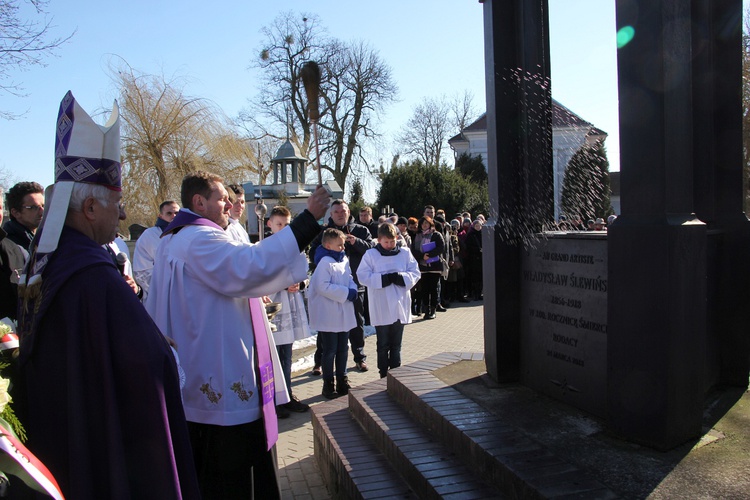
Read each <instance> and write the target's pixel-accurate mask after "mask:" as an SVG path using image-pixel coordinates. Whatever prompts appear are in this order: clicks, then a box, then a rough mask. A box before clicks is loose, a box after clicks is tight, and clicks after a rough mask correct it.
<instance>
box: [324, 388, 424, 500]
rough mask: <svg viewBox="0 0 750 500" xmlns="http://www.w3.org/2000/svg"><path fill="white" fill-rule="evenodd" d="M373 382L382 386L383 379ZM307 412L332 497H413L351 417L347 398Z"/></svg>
mask: <svg viewBox="0 0 750 500" xmlns="http://www.w3.org/2000/svg"><path fill="white" fill-rule="evenodd" d="M376 383H378V384H380V390H383V391H384V390H385V380H383V381H382V382H376ZM311 414H312V415H311V417H312V426H313V437H314V449H315V457H316V459H317V461H318V465H319V467H320V471H321V475H322V476H323V480H324V481H325V483H326V485H327V486H328V491H329V493H330V494H331V496H332V498H340V499H363V500H364V499H368V500H369V499H399V498H400V499H412V498H417V496H416V495H415V494H414V493H413V492H412V491H411V489H410V488H409V486H408V485H407V484H406V483H405V482H404V480H403V479H401V476H400V475H399V474H398V473H397V472H396V471H395V470H394V469H393V468H392V467H391V466H390V465H389V464H388V461H387V460H386V459H385V457H384V456H383V455H382V454H381V453H380V452H379V451H378V450H377V449H376V448H375V446H374V445H373V443H372V442H371V441H370V440H369V439H368V437H367V435H366V434H365V432H364V431H363V430H362V428H361V427H360V426H359V425H358V424H357V422H355V421H354V420H353V419H352V417H351V414H350V413H349V409H348V400H347V398H343V397H342V398H338V399H334V400H332V401H328V402H325V403H321V404H318V405H314V406H312V408H311Z"/></svg>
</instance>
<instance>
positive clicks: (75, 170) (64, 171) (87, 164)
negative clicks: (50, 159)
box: [55, 156, 122, 190]
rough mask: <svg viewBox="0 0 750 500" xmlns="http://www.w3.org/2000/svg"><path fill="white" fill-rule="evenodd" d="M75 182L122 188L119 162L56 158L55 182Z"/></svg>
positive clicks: (74, 157) (71, 157) (75, 157)
mask: <svg viewBox="0 0 750 500" xmlns="http://www.w3.org/2000/svg"><path fill="white" fill-rule="evenodd" d="M58 181H75V182H88V183H90V184H100V185H103V186H108V187H111V188H114V189H117V190H119V189H121V188H122V170H121V168H120V162H117V161H114V160H108V159H106V158H104V159H102V158H81V157H78V156H64V157H58V158H57V160H55V182H58Z"/></svg>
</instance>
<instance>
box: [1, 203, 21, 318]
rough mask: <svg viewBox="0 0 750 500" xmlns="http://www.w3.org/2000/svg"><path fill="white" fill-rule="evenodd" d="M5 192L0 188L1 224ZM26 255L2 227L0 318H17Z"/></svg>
mask: <svg viewBox="0 0 750 500" xmlns="http://www.w3.org/2000/svg"><path fill="white" fill-rule="evenodd" d="M2 195H3V193H2V190H0V224H2V222H3V196H2ZM23 264H24V256H23V252H22V251H21V247H19V246H18V245H17V244H16V243H14V242H13V241H11V240H10V239H9V238H7V234H6V233H5V231H4V230H3V229H0V319H2V318H6V317H8V318H11V319H16V310H17V305H18V279H19V278H20V276H21V273H23Z"/></svg>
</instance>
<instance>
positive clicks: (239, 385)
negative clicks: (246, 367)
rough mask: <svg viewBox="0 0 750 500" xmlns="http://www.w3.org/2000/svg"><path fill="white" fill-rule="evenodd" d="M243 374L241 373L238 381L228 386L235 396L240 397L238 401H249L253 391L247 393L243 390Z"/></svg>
mask: <svg viewBox="0 0 750 500" xmlns="http://www.w3.org/2000/svg"><path fill="white" fill-rule="evenodd" d="M244 379H245V376H244V375H243V376H242V378H241V379H240V381H239V382H235V383H234V384H232V385H231V386H230V387H229V388H230V389H231V390H232V392H234V393H235V394H237V397H238V398H240V401H250V398H251V397H252V395H253V391H250V392H249V393H248V392H247V391H246V390H245V383H244Z"/></svg>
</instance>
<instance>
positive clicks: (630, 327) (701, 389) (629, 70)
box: [607, 0, 747, 449]
mask: <svg viewBox="0 0 750 500" xmlns="http://www.w3.org/2000/svg"><path fill="white" fill-rule="evenodd" d="M709 3H713V4H715V6H714V7H715V9H714V10H713V12H712V9H711V8H709ZM719 4H721V5H719ZM719 12H721V14H723V15H730V17H731V14H732V13H735V14H740V18H739V19H741V1H740V0H726V1H723V2H708V1H704V0H700V1H697V2H693V1H690V0H618V1H617V27H618V30H620V31H621V32H622V31H623V30H628V31H629V32H630V33H632V35H633V38H632V40H631V41H630V42H629V43H627V44H626V45H624V46H623V47H621V48H620V49H619V51H618V74H619V99H620V149H621V158H620V165H621V193H622V214H621V216H620V217H619V218H618V219H617V221H616V222H615V223H614V224H613V225H612V226H611V227H610V229H609V303H608V323H609V338H608V359H607V362H608V391H607V412H608V418H607V421H608V425H609V427H610V429H611V430H612V431H614V432H615V433H617V434H620V435H622V436H624V437H626V438H628V439H631V440H634V441H637V442H641V443H643V444H646V445H649V446H652V447H655V448H657V449H669V448H672V447H674V446H677V445H679V444H681V443H683V442H685V441H687V440H689V439H691V438H694V437H697V436H698V435H700V433H701V422H702V416H703V403H704V397H705V390H706V389H707V388H708V387H709V386H710V385H711V377H710V376H709V371H708V370H707V367H708V366H709V364H710V362H709V360H708V359H707V347H708V346H709V343H708V341H707V339H708V329H707V316H708V313H709V308H708V303H707V297H708V291H709V281H708V278H707V276H708V274H709V264H710V263H709V260H708V259H709V257H710V256H711V257H713V256H715V254H716V253H717V250H712V251H711V252H709V247H708V243H709V238H708V231H707V226H706V224H705V222H704V221H703V220H700V219H699V218H698V217H697V215H696V213H698V215H705V216H707V217H713V216H714V215H716V214H718V213H724V212H734V214H735V215H734V217H735V219H738V218H739V215H740V213H739V212H738V211H737V203H738V200H739V202H740V203H741V193H742V189H741V177H740V178H738V177H737V175H736V171H737V169H738V168H740V165H741V162H739V163H738V160H739V158H738V157H737V151H738V148H739V147H740V146H741V140H740V139H739V137H738V136H737V135H736V131H734V132H733V131H732V130H733V129H735V128H736V126H737V121H736V118H735V119H732V118H731V115H732V111H731V109H730V108H731V107H732V104H731V101H732V100H733V101H734V106H735V107H736V110H735V111H734V112H735V113H738V112H740V109H741V108H740V104H741V103H740V100H739V97H740V91H739V83H740V78H739V75H738V74H737V73H736V71H735V73H734V74H736V75H737V77H736V80H734V83H733V84H731V85H730V87H732V86H733V87H734V92H732V91H731V89H728V88H727V87H724V86H723V85H724V83H723V82H719V80H721V79H726V80H731V79H732V75H727V74H724V73H722V72H721V71H720V68H722V62H721V61H725V62H728V63H730V64H729V66H730V67H735V68H736V65H737V64H738V63H739V61H740V55H739V53H738V52H737V51H730V52H728V53H726V54H723V53H720V50H717V49H718V48H719V47H721V46H722V43H726V42H722V41H721V39H722V38H724V39H725V41H726V40H731V39H733V40H734V41H729V42H728V44H727V47H729V46H734V45H735V44H736V48H737V49H739V38H737V37H738V36H739V31H738V30H739V27H740V24H739V23H736V24H734V25H733V24H732V23H731V22H729V23H727V22H726V19H724V20H723V26H722V28H721V29H720V28H719V24H721V22H719V19H718V18H719V17H721V16H718V15H717V14H718V13H719ZM704 51H708V53H705V52H704ZM731 58H735V59H736V63H732V62H731ZM722 88H723V90H720V89H722ZM717 92H718V93H722V92H724V93H726V94H727V95H724V96H718V95H717ZM729 94H731V95H729ZM721 101H724V102H723V103H722V102H721ZM727 113H728V114H727ZM725 118H729V123H728V124H726V125H725V124H723V123H722V122H723V121H724V119H725ZM722 130H723V131H726V132H728V134H729V135H728V136H725V135H724V134H723V133H722V132H721V131H722ZM721 148H729V149H728V151H732V150H733V151H734V152H730V153H726V154H725V153H720V152H719V150H720V149H721ZM719 164H723V166H724V167H726V168H728V169H729V170H731V171H734V172H735V174H734V175H731V174H730V175H729V176H727V175H725V173H723V172H721V168H719V167H718V165H719ZM730 178H731V179H730ZM737 180H739V181H740V182H739V183H737ZM732 190H733V191H734V192H733V193H730V191H732ZM724 196H726V197H728V198H731V199H733V200H734V201H731V202H726V201H719V198H720V197H724ZM723 205H728V206H726V207H725V206H723ZM712 214H713V215H712ZM718 218H719V219H721V218H722V217H718ZM712 248H713V246H712ZM746 381H747V374H745V382H746Z"/></svg>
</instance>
